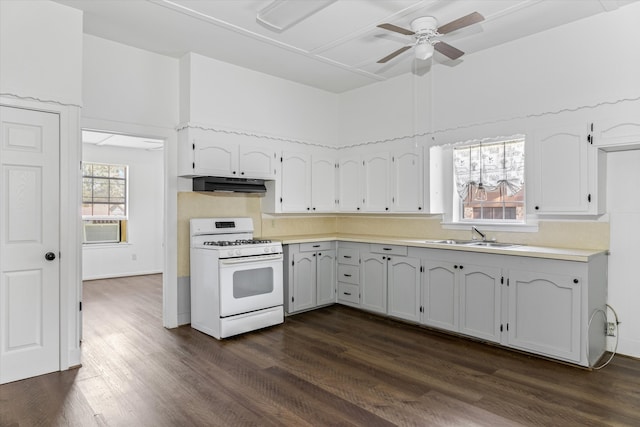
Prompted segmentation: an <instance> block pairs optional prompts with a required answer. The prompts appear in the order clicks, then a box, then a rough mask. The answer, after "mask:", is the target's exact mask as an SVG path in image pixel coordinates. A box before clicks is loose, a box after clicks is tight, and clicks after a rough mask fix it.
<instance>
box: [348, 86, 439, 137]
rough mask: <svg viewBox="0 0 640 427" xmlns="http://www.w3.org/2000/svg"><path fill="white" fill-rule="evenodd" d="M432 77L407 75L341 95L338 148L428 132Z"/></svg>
mask: <svg viewBox="0 0 640 427" xmlns="http://www.w3.org/2000/svg"><path fill="white" fill-rule="evenodd" d="M431 83H432V73H426V74H425V73H409V74H404V75H400V76H398V77H395V78H393V79H390V80H387V81H384V82H380V83H376V84H374V85H369V86H364V87H362V88H358V89H355V90H352V91H349V92H345V93H343V94H340V105H339V111H340V114H339V116H338V122H337V126H338V133H339V139H340V145H354V144H362V143H366V142H374V141H383V140H387V139H394V138H399V137H402V136H407V135H409V136H410V135H415V134H421V133H424V132H428V131H430V130H431V120H430V117H431V91H432V88H431Z"/></svg>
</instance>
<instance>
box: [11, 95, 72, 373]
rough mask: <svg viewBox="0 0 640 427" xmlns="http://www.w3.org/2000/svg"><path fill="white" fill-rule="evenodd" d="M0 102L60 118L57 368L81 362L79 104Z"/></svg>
mask: <svg viewBox="0 0 640 427" xmlns="http://www.w3.org/2000/svg"><path fill="white" fill-rule="evenodd" d="M0 104H2V105H3V106H6V107H14V108H23V109H29V110H35V111H42V112H45V113H54V114H57V115H58V117H59V120H60V153H59V155H60V158H59V162H60V224H59V227H60V277H59V278H58V279H59V283H60V367H59V369H60V370H67V369H69V368H70V367H73V366H79V365H80V364H81V349H80V339H81V336H80V333H81V329H80V328H81V324H82V317H81V315H82V313H81V312H80V301H81V296H82V287H81V285H82V271H81V268H82V263H81V249H82V245H81V240H80V238H81V234H80V226H81V222H80V216H79V214H78V212H79V209H78V206H80V194H81V193H80V190H81V187H80V183H81V176H82V175H81V169H80V160H81V159H82V157H81V148H82V147H81V139H80V106H78V105H66V104H61V103H58V102H47V101H41V100H37V99H34V98H19V97H15V96H7V95H0Z"/></svg>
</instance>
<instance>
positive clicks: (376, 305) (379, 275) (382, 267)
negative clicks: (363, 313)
mask: <svg viewBox="0 0 640 427" xmlns="http://www.w3.org/2000/svg"><path fill="white" fill-rule="evenodd" d="M361 262H362V267H361V269H360V271H361V274H360V306H361V307H362V308H364V309H365V310H369V311H375V312H377V313H385V314H386V312H387V280H386V278H387V257H386V255H380V254H376V253H371V252H365V253H363V254H361Z"/></svg>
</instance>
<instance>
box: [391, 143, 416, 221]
mask: <svg viewBox="0 0 640 427" xmlns="http://www.w3.org/2000/svg"><path fill="white" fill-rule="evenodd" d="M391 164H392V171H393V194H392V196H391V201H392V204H391V207H392V210H393V211H394V212H422V211H423V208H424V206H423V204H424V203H423V200H424V180H423V167H422V156H421V150H417V149H416V150H415V151H414V150H404V151H397V152H395V153H393V154H392V156H391Z"/></svg>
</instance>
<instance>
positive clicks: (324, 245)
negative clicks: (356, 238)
mask: <svg viewBox="0 0 640 427" xmlns="http://www.w3.org/2000/svg"><path fill="white" fill-rule="evenodd" d="M328 249H333V242H314V243H300V252H315V251H326V250H328Z"/></svg>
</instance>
